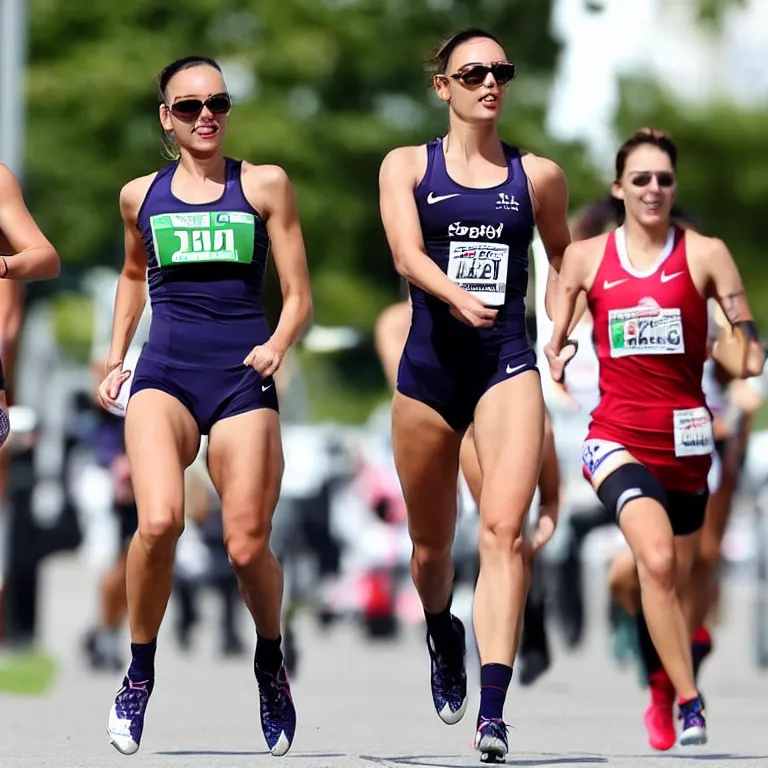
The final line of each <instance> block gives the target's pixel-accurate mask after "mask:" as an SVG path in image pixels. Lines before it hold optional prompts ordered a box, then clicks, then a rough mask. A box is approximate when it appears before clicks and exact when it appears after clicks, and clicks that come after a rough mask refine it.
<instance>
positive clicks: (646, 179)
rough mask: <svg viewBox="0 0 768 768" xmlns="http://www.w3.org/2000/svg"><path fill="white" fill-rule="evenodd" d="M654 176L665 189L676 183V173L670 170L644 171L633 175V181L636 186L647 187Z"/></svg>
mask: <svg viewBox="0 0 768 768" xmlns="http://www.w3.org/2000/svg"><path fill="white" fill-rule="evenodd" d="M654 176H655V177H656V181H657V182H658V184H659V186H660V187H662V188H663V189H668V188H669V187H672V186H674V184H675V175H674V174H673V173H670V172H669V171H643V172H642V173H638V174H637V176H633V177H632V179H631V182H632V184H633V185H634V186H636V187H647V186H648V185H649V184H650V183H651V179H652V178H653V177H654Z"/></svg>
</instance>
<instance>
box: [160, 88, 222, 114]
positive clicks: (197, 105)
mask: <svg viewBox="0 0 768 768" xmlns="http://www.w3.org/2000/svg"><path fill="white" fill-rule="evenodd" d="M203 107H208V109H209V111H210V112H211V114H213V115H226V114H227V113H228V112H229V111H230V109H232V100H231V99H230V98H229V96H228V95H227V94H226V93H219V94H217V95H216V96H211V97H210V98H208V99H206V100H205V101H200V99H182V100H181V101H174V102H173V104H171V105H170V106H169V107H168V109H170V111H171V114H173V115H175V116H176V117H197V116H198V115H199V114H200V113H201V112H202V111H203Z"/></svg>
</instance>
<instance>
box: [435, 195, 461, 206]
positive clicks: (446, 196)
mask: <svg viewBox="0 0 768 768" xmlns="http://www.w3.org/2000/svg"><path fill="white" fill-rule="evenodd" d="M460 194H461V193H460V192H454V193H453V194H452V195H436V194H435V193H434V192H430V193H429V194H428V195H427V203H429V205H434V204H435V203H439V202H440V201H441V200H448V198H450V197H458V196H459V195H460Z"/></svg>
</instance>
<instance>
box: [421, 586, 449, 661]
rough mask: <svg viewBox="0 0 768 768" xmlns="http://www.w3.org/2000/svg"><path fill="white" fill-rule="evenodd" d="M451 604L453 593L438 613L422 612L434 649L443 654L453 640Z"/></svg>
mask: <svg viewBox="0 0 768 768" xmlns="http://www.w3.org/2000/svg"><path fill="white" fill-rule="evenodd" d="M452 602H453V593H451V595H450V597H449V598H448V604H447V605H446V606H445V608H443V610H442V611H440V613H430V612H429V611H427V610H425V611H424V618H425V619H426V621H427V632H428V633H429V636H430V637H431V638H432V640H433V642H434V644H435V648H436V649H437V650H438V651H440V652H443V651H445V650H446V649H450V647H451V639H452V638H453V633H454V629H453V616H451V603H452Z"/></svg>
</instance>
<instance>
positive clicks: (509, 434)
mask: <svg viewBox="0 0 768 768" xmlns="http://www.w3.org/2000/svg"><path fill="white" fill-rule="evenodd" d="M543 442H544V401H543V398H542V395H541V382H540V379H539V374H538V372H536V371H526V372H524V373H521V374H519V375H518V376H515V377H513V378H511V379H507V380H506V381H503V382H501V383H500V384H497V385H496V386H494V387H492V388H491V389H489V390H488V391H487V392H486V393H485V394H484V395H483V397H482V398H481V399H480V402H479V404H478V406H477V410H476V411H475V446H476V447H477V455H478V458H479V460H480V467H481V470H482V476H483V485H482V497H483V503H484V504H485V505H486V506H487V505H488V504H489V503H491V504H492V505H493V507H494V508H497V509H505V508H506V509H508V510H509V511H510V513H511V512H513V510H516V511H517V514H525V512H527V510H528V507H529V506H530V503H531V501H532V500H533V494H534V491H535V490H536V484H537V482H538V478H539V472H540V470H541V461H542V446H543ZM481 514H482V509H481Z"/></svg>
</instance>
